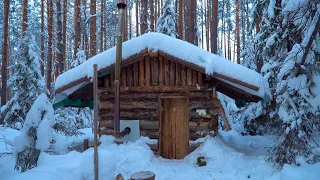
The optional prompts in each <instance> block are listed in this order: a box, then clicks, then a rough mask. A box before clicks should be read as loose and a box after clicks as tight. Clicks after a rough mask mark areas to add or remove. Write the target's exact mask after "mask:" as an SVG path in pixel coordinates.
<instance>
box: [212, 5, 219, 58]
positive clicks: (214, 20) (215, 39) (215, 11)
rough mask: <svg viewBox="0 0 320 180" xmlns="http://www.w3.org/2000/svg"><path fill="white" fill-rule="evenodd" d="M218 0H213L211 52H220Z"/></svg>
mask: <svg viewBox="0 0 320 180" xmlns="http://www.w3.org/2000/svg"><path fill="white" fill-rule="evenodd" d="M218 21H219V19H218V0H213V2H212V18H211V52H212V53H214V54H217V53H218V47H217V44H218Z"/></svg>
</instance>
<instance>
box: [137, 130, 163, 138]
mask: <svg viewBox="0 0 320 180" xmlns="http://www.w3.org/2000/svg"><path fill="white" fill-rule="evenodd" d="M140 136H145V137H149V138H150V139H158V137H159V132H158V131H140Z"/></svg>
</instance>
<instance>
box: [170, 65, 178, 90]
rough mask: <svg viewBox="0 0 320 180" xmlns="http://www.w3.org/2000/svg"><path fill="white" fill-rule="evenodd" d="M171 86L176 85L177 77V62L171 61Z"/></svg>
mask: <svg viewBox="0 0 320 180" xmlns="http://www.w3.org/2000/svg"><path fill="white" fill-rule="evenodd" d="M169 73H170V75H169V78H170V80H169V81H170V86H175V79H176V64H175V63H174V62H171V61H170V72H169Z"/></svg>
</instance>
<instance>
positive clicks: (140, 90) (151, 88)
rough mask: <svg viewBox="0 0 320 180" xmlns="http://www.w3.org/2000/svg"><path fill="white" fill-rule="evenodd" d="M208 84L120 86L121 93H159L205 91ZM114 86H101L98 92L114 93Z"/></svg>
mask: <svg viewBox="0 0 320 180" xmlns="http://www.w3.org/2000/svg"><path fill="white" fill-rule="evenodd" d="M206 89H207V86H201V87H200V86H183V87H177V86H148V87H139V86H133V87H129V86H120V93H127V92H133V93H157V92H163V93H166V92H201V91H205V90H206ZM113 92H114V87H101V88H99V89H98V93H113Z"/></svg>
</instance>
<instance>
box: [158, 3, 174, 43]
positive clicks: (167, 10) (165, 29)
mask: <svg viewBox="0 0 320 180" xmlns="http://www.w3.org/2000/svg"><path fill="white" fill-rule="evenodd" d="M157 32H159V33H163V34H166V35H168V36H171V37H177V36H178V34H177V32H176V13H175V12H174V8H173V5H172V0H166V1H165V2H164V5H163V6H162V15H161V16H160V18H159V19H158V21H157Z"/></svg>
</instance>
